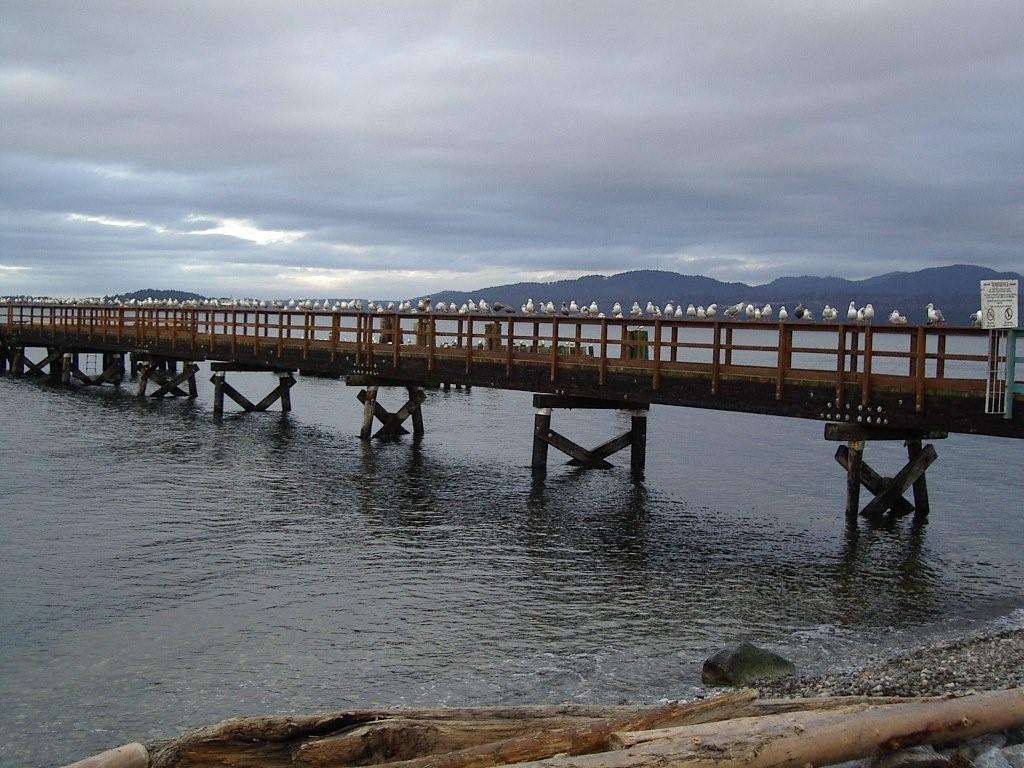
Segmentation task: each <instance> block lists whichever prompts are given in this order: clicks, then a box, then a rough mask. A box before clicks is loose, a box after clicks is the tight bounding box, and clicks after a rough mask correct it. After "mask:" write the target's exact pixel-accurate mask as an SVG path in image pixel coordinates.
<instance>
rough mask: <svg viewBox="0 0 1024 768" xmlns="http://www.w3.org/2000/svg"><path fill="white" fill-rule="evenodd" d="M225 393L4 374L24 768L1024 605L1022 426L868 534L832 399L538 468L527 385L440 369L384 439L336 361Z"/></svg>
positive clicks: (679, 424)
mask: <svg viewBox="0 0 1024 768" xmlns="http://www.w3.org/2000/svg"><path fill="white" fill-rule="evenodd" d="M206 378H207V377H206V376H204V377H202V380H203V381H205V379H206ZM231 380H232V381H233V383H235V384H236V385H237V386H238V387H239V388H240V389H241V390H242V391H243V392H245V393H247V394H249V395H250V396H253V395H255V396H262V395H263V394H265V393H266V392H267V391H269V389H270V387H272V386H273V384H274V383H276V380H275V379H273V378H272V377H271V376H270V375H264V374H250V375H245V376H243V375H233V376H232V379H231ZM209 389H210V388H209V384H205V385H204V386H203V388H202V389H201V396H200V398H199V400H198V401H196V402H195V403H188V402H183V401H178V402H175V401H164V402H139V401H138V400H136V399H135V398H133V397H131V394H130V388H125V390H123V391H120V392H118V391H114V390H113V389H109V388H108V389H106V390H99V389H93V390H91V391H88V392H85V391H73V392H66V391H60V390H53V389H50V388H49V387H48V386H47V385H45V384H43V383H39V382H33V381H27V380H23V379H15V378H12V377H6V378H5V377H0V403H2V409H0V456H2V464H0V583H2V585H3V589H2V592H0V765H5V766H6V765H12V766H14V765H56V764H60V763H62V762H66V761H70V760H72V759H75V758H80V757H83V756H85V755H88V754H91V753H93V752H96V751H99V750H101V749H104V748H106V747H109V746H112V745H115V744H118V743H123V742H125V741H129V740H133V739H143V740H145V739H152V738H158V737H168V736H172V735H175V734H176V733H178V732H179V731H181V730H182V729H184V728H187V727H190V726H195V725H202V724H209V723H212V722H214V721H216V720H218V719H221V718H224V717H228V716H233V715H239V714H246V713H267V712H303V711H309V710H313V709H318V708H327V707H344V706H350V705H358V706H369V705H438V704H480V705H483V704H496V703H511V702H548V701H564V700H572V701H587V702H591V701H592V702H616V701H621V700H626V701H653V700H657V699H661V698H664V697H673V698H674V697H682V696H686V695H689V694H691V693H692V692H693V691H694V687H695V686H696V685H697V684H698V683H699V667H700V662H701V661H702V660H703V659H704V658H705V657H706V656H707V655H708V654H709V653H711V652H713V651H714V650H716V649H717V648H718V647H719V646H720V645H722V644H723V643H726V642H730V641H734V640H736V639H738V638H743V637H750V638H753V639H755V640H757V641H760V642H763V643H766V644H768V645H771V646H773V647H776V648H778V649H780V650H782V651H783V652H785V653H787V654H789V655H791V656H792V657H794V658H795V659H796V660H797V662H798V664H799V665H800V666H801V667H803V668H805V669H810V670H813V669H819V668H821V667H822V666H824V665H826V664H829V663H834V662H835V661H837V660H839V661H842V662H844V663H845V662H846V661H848V660H851V659H853V660H855V659H857V658H859V657H861V656H863V655H864V654H867V653H870V652H874V651H876V650H878V649H880V648H882V649H884V648H886V647H890V646H892V645H896V644H899V643H904V642H910V641H912V640H918V639H920V638H921V637H922V636H927V635H944V634H949V633H952V632H956V631H959V630H962V629H963V628H965V627H968V626H974V625H978V624H982V625H984V624H987V623H991V622H993V621H999V620H1007V619H1006V617H1011V618H1010V619H1009V620H1014V618H1015V617H1017V618H1019V617H1020V616H1021V615H1024V614H1022V612H1021V608H1022V607H1024V589H1022V587H1024V570H1022V568H1021V559H1022V558H1021V552H1022V551H1024V525H1022V524H1021V516H1022V505H1021V485H1020V467H1021V466H1024V442H1020V443H1018V442H1014V441H1008V440H998V439H993V438H972V437H963V436H957V437H954V438H951V439H950V440H947V441H942V442H939V443H938V444H937V448H938V451H939V461H938V462H937V464H936V465H935V467H934V469H933V470H932V472H931V473H930V475H929V478H930V483H931V486H930V488H931V498H932V517H931V520H930V522H929V523H928V524H927V525H926V526H924V527H914V526H913V525H912V524H911V522H910V521H909V520H904V521H901V522H898V523H896V524H894V525H892V526H890V527H887V528H875V529H872V528H870V527H869V526H866V525H864V524H862V525H861V527H860V530H859V531H857V532H851V531H849V530H847V528H846V526H845V524H844V521H843V515H842V506H843V493H844V480H843V475H842V470H841V469H840V468H839V467H838V465H836V464H835V462H834V460H833V458H832V454H833V452H834V449H835V446H834V445H833V444H827V443H825V442H824V441H823V440H822V439H821V432H822V427H821V425H820V424H816V423H812V422H804V421H797V420H786V419H779V418H772V417H760V416H743V415H735V414H727V413H716V412H713V411H699V410H687V409H672V408H667V407H656V408H654V409H652V411H651V418H650V426H649V435H650V441H649V444H648V473H647V477H646V480H645V481H644V482H643V483H636V482H634V481H632V480H631V479H630V477H629V475H628V473H627V472H626V471H625V470H624V469H615V470H612V471H608V472H595V471H591V472H583V471H579V470H573V469H570V468H566V467H563V466H559V465H558V459H557V458H556V457H557V456H558V454H556V453H555V452H554V451H552V454H551V459H552V465H551V470H550V472H549V474H548V476H547V478H546V480H544V481H543V482H537V481H534V480H533V479H532V478H531V475H530V472H529V469H528V467H527V464H528V461H529V455H530V441H531V430H532V410H531V409H530V407H529V405H530V402H529V396H528V395H526V394H522V393H508V392H496V391H490V390H483V389H475V390H473V391H472V392H471V393H469V394H466V393H463V392H451V393H443V392H432V393H429V394H428V399H427V402H426V405H425V419H426V423H427V436H426V439H425V440H424V441H423V442H422V444H421V445H419V446H415V445H414V444H413V442H412V440H411V439H410V438H408V437H406V438H403V439H402V440H401V441H398V442H395V443H390V444H383V445H373V446H366V445H364V444H363V443H362V442H361V441H360V440H359V439H358V437H357V436H356V432H357V429H358V423H359V406H358V404H357V402H356V400H355V390H354V389H351V388H346V387H345V386H344V385H343V384H341V383H339V382H332V381H323V380H316V379H301V380H300V382H299V384H298V385H297V386H296V387H295V388H294V390H293V396H292V397H293V403H294V408H295V410H294V412H293V414H292V415H291V416H288V417H283V416H281V415H280V414H279V413H272V414H250V415H240V414H231V415H228V416H226V417H225V418H224V420H223V421H222V422H221V423H215V422H214V420H213V418H212V415H211V412H210V404H211V394H210V391H209ZM398 398H399V394H398V392H390V393H386V394H385V395H384V399H385V401H386V404H387V405H389V406H390V407H392V408H393V407H396V406H397V405H398V404H399V403H398ZM554 426H555V427H556V428H557V429H560V430H562V431H564V432H566V433H567V434H568V435H569V436H570V437H573V438H574V439H576V440H577V441H578V442H581V443H583V444H597V443H599V442H602V441H603V440H605V439H607V438H608V437H610V436H612V434H614V433H615V432H616V431H617V430H622V429H624V428H625V426H626V419H624V417H622V416H619V415H617V414H614V413H598V414H596V415H591V416H588V415H585V414H580V413H567V414H563V413H558V414H556V416H555V423H554ZM867 458H868V460H869V461H871V463H872V464H873V465H874V466H875V467H876V468H877V469H879V470H880V471H882V472H883V473H891V472H893V471H895V469H896V468H897V466H898V465H901V457H900V456H899V451H898V449H897V448H896V447H892V446H889V447H886V446H876V445H874V444H872V445H871V446H869V453H868V457H867ZM613 461H617V463H619V464H620V465H621V464H623V463H624V462H625V461H626V456H625V454H623V455H620V456H618V457H615V459H613Z"/></svg>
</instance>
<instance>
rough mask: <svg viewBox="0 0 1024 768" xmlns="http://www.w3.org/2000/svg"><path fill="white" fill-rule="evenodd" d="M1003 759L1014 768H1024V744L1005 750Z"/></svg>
mask: <svg viewBox="0 0 1024 768" xmlns="http://www.w3.org/2000/svg"><path fill="white" fill-rule="evenodd" d="M1003 757H1005V758H1006V762H1008V763H1009V764H1010V765H1011V766H1013V768H1024V744H1014V745H1013V746H1012V747H1005V748H1004V749H1003Z"/></svg>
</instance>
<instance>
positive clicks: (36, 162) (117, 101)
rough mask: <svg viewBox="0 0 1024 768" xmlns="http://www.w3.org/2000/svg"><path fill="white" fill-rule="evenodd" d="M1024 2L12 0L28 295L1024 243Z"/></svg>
mask: <svg viewBox="0 0 1024 768" xmlns="http://www.w3.org/2000/svg"><path fill="white" fill-rule="evenodd" d="M1022 40H1024V2H1021V1H1020V0H1013V2H1005V3H1004V2H996V1H989V0H985V1H983V2H977V0H974V1H972V2H964V3H952V2H920V3H919V2H910V1H909V0H898V1H894V2H859V1H854V2H843V3H840V2H819V1H818V0H806V1H805V2H785V1H781V0H780V1H779V2H770V3H768V2H766V3H758V2H721V0H716V1H714V2H709V3H684V2H664V3H641V2H636V1H635V0H629V1H628V2H621V3H608V2H589V3H588V2H563V3H557V2H550V0H547V1H545V2H537V3H529V2H510V3H501V2H497V3H485V2H465V3H442V2H423V3H415V2H410V1H408V0H407V1H405V2H395V3H381V2H373V3H371V2H368V1H367V2H362V3H341V2H339V3H315V2H309V0H304V1H303V2H297V3H294V4H292V5H289V4H287V3H284V2H275V3H255V2H235V3H222V2H216V1H215V0H213V1H211V0H207V1H206V2H202V3H196V4H194V5H193V6H192V7H187V6H186V4H183V3H180V2H173V3H167V4H163V5H161V4H158V3H152V2H145V3H138V2H125V3H99V2H90V3H73V2H44V1H43V0H29V1H28V2H11V1H10V0H0V294H3V293H15V292H18V293H20V292H29V293H51V294H61V295H68V294H79V295H80V294H102V293H107V292H116V291H123V290H133V289H136V288H142V287H174V288H183V289H190V290H197V291H199V292H202V293H210V294H213V293H217V294H224V295H229V294H233V295H249V294H252V295H264V296H291V295H330V296H348V295H363V296H367V295H371V296H372V295H384V296H406V295H416V294H424V293H428V292H432V291H437V290H439V289H441V288H445V287H451V288H474V287H481V286H486V285H491V284H494V283H498V282H511V281H517V280H523V279H549V278H550V279H556V278H561V277H566V276H575V275H579V274H586V273H593V272H601V273H607V274H610V273H614V272H619V271H623V270H627V269H637V268H663V269H673V270H678V271H681V272H687V273H701V274H708V275H711V276H713V277H718V278H722V279H740V280H745V281H748V282H755V283H758V282H765V281H767V280H770V279H772V278H773V277H776V276H779V275H783V274H836V275H842V276H846V277H864V276H868V275H871V274H877V273H880V272H886V271H890V270H893V269H916V268H920V267H924V266H934V265H941V264H950V263H977V264H983V265H987V266H991V267H994V268H997V269H1017V270H1019V269H1021V267H1022V265H1024V257H1022V247H1021V245H1022V242H1024V44H1022Z"/></svg>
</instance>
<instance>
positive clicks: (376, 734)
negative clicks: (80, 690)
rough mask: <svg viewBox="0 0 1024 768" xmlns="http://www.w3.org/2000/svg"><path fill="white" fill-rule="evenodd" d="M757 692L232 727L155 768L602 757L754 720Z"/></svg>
mask: <svg viewBox="0 0 1024 768" xmlns="http://www.w3.org/2000/svg"><path fill="white" fill-rule="evenodd" d="M756 696H757V694H756V692H755V691H738V692H736V693H731V694H728V695H725V696H719V697H717V698H714V699H709V700H706V701H700V702H696V703H691V704H673V705H668V706H664V707H635V706H632V707H626V706H618V707H592V706H572V705H556V706H540V707H510V708H486V709H433V710H429V709H428V710H401V711H386V710H384V711H381V710H375V711H374V710H361V711H347V712H330V713H323V714H319V715H313V716H308V717H297V718H289V717H255V718H236V719H232V720H225V721H224V722H222V723H218V724H217V725H215V726H212V727H210V728H203V729H200V730H197V731H193V732H191V733H189V734H186V735H185V736H183V737H181V738H179V739H175V740H173V741H170V742H163V743H160V744H154V745H152V746H151V749H150V752H151V754H152V756H153V758H152V762H151V766H152V768H206V767H213V766H217V767H218V768H219V767H221V766H224V767H230V768H257V767H258V768H286V767H287V766H357V765H381V764H397V765H408V766H410V768H411V767H412V766H415V765H420V764H425V763H424V762H423V761H424V760H426V759H427V758H429V760H427V762H429V763H430V764H431V765H441V763H442V761H448V762H446V763H444V764H445V765H448V766H451V767H452V768H454V766H458V765H464V766H471V765H472V766H478V765H494V764H495V763H496V762H509V761H512V760H523V761H525V760H537V759H540V758H544V757H549V756H551V755H554V754H558V753H559V752H563V751H568V752H571V753H573V754H581V753H582V752H584V751H587V750H591V751H592V750H596V749H602V748H604V743H605V741H606V740H607V738H608V737H609V736H610V735H611V733H612V732H614V731H624V730H630V729H631V728H637V729H641V728H651V727H654V726H656V725H667V724H683V723H697V722H707V720H708V719H713V718H714V717H715V715H714V714H713V713H715V712H718V715H717V716H718V717H719V718H721V717H736V716H738V715H739V714H741V713H749V712H750V710H749V708H748V707H749V705H750V704H751V703H752V702H753V700H754V699H755V698H756Z"/></svg>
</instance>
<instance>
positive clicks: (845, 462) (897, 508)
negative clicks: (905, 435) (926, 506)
mask: <svg viewBox="0 0 1024 768" xmlns="http://www.w3.org/2000/svg"><path fill="white" fill-rule="evenodd" d="M836 461H837V462H838V463H839V466H841V467H842V468H843V469H845V470H846V471H847V473H849V471H850V449H849V448H848V447H847V446H845V445H840V446H839V447H838V448H836ZM890 481H891V478H884V477H882V476H881V475H880V474H878V473H877V472H875V470H873V469H872V468H871V467H870V466H868V463H867V462H866V461H864V460H863V459H862V460H861V464H860V484H861V485H863V486H864V487H865V488H867V489H868V490H869V491H870V492H871V494H872V495H873V496H877V495H878V494H880V493H882V492H883V491H884V490H885V487H886V485H887V484H888V483H889V482H890ZM892 511H893V513H894V514H896V515H900V516H903V515H907V514H910V513H911V512H913V511H914V505H913V504H911V503H910V502H909V501H907V500H906V499H905V498H903V497H902V496H900V497H899V498H898V499H896V500H895V501H894V502H893V506H892Z"/></svg>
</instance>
